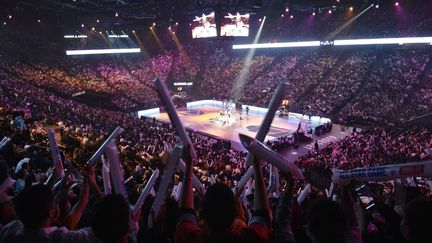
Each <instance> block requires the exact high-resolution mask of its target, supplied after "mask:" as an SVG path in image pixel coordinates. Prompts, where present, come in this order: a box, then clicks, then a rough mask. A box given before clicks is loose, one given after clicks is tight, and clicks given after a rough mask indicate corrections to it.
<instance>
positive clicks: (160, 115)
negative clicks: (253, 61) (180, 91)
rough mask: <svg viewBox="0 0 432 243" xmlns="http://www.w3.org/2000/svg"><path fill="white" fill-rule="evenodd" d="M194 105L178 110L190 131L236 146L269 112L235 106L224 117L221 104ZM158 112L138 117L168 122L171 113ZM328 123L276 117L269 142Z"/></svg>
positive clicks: (262, 109)
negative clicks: (301, 129) (300, 129)
mask: <svg viewBox="0 0 432 243" xmlns="http://www.w3.org/2000/svg"><path fill="white" fill-rule="evenodd" d="M200 102H203V101H200ZM192 103H195V104H191V103H189V104H188V108H180V109H178V110H177V113H178V115H179V118H180V120H181V121H182V123H183V125H184V126H185V127H186V128H187V129H190V130H194V131H197V132H200V133H204V134H207V135H211V136H214V137H218V138H221V139H226V140H230V141H233V142H236V143H239V137H238V134H239V133H243V134H246V135H248V136H252V137H255V135H256V133H257V131H258V129H259V127H260V126H261V122H262V120H263V119H264V116H265V112H266V109H264V108H259V107H252V106H249V107H250V108H249V109H250V110H249V114H248V115H246V112H245V109H235V108H234V107H233V108H232V109H231V113H230V115H229V116H228V115H222V114H221V113H222V112H221V111H222V106H221V105H220V103H219V102H218V101H208V102H203V103H201V104H198V105H197V102H192ZM243 108H245V107H243ZM153 110H154V109H153ZM158 110H159V109H157V110H154V112H152V113H147V114H139V116H141V115H144V116H146V117H154V118H156V119H157V120H159V121H163V122H169V117H168V114H167V113H166V112H159V111H158ZM328 121H330V120H329V119H327V118H318V117H311V120H309V117H308V116H303V115H301V114H296V113H290V114H289V117H287V116H284V117H283V118H281V117H278V116H276V117H275V118H274V120H273V123H272V126H271V128H270V131H269V132H268V135H267V137H266V140H274V139H277V138H279V137H282V136H288V135H290V134H292V133H293V132H295V131H296V130H297V129H298V127H299V123H300V122H302V127H305V128H308V129H309V128H312V129H313V128H315V127H317V126H319V125H321V124H324V123H325V122H328Z"/></svg>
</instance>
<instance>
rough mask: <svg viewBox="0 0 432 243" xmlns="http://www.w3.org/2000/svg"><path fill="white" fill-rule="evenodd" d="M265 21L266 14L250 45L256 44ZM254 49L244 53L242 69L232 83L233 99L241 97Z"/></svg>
mask: <svg viewBox="0 0 432 243" xmlns="http://www.w3.org/2000/svg"><path fill="white" fill-rule="evenodd" d="M265 21H266V16H264V18H263V19H262V21H261V25H260V27H259V29H258V32H257V34H256V35H255V38H254V41H253V44H252V45H257V43H258V41H259V38H260V36H261V32H262V29H263V26H264V23H265ZM233 49H234V46H233ZM255 49H256V48H250V50H249V52H248V54H247V55H246V58H245V60H244V63H243V67H242V69H241V71H240V74H239V76H238V77H237V80H236V82H235V84H234V87H233V94H232V97H233V99H234V101H238V99H240V97H241V94H242V92H243V87H244V83H245V81H246V78H247V76H248V74H249V68H250V64H251V62H252V59H253V57H254V55H255Z"/></svg>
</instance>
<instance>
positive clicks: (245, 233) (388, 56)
mask: <svg viewBox="0 0 432 243" xmlns="http://www.w3.org/2000/svg"><path fill="white" fill-rule="evenodd" d="M418 7H419V6H418V5H415V4H413V6H412V8H411V9H410V11H408V6H407V8H406V9H405V12H402V11H401V10H402V9H399V10H398V11H396V10H389V9H388V8H386V10H385V12H386V13H389V14H383V12H379V10H378V8H375V9H371V10H370V11H368V12H367V13H365V17H364V18H360V19H359V21H358V22H356V24H355V25H354V24H353V25H351V26H349V27H348V28H346V29H344V30H342V31H341V32H340V33H338V36H345V35H348V36H350V37H357V35H358V34H359V33H362V36H361V37H377V36H379V37H383V36H389V35H390V33H392V34H414V33H415V34H422V33H427V32H428V31H430V29H428V27H429V26H430V23H431V18H430V17H429V16H428V12H427V11H418V14H417V12H415V10H416V9H418ZM413 13H415V14H413ZM320 14H321V13H320ZM309 17H310V16H309ZM320 18H329V16H323V15H320ZM333 18H340V21H333V22H332V21H322V22H321V24H319V25H315V26H314V27H313V28H312V29H308V28H306V27H305V26H304V25H297V27H296V28H279V30H280V31H278V32H276V33H275V34H274V35H267V34H265V37H264V38H263V40H266V38H268V39H273V38H275V36H276V38H277V39H278V40H283V38H282V36H286V34H287V33H291V31H293V32H299V33H300V32H303V35H301V34H299V35H298V36H299V38H304V37H305V36H306V38H307V37H310V36H315V37H316V36H319V35H316V32H317V31H319V33H326V34H328V33H330V32H331V31H330V30H335V29H336V28H337V27H338V26H337V24H338V23H341V22H345V21H346V20H347V19H346V16H342V15H341V14H340V15H335V16H334V17H333ZM296 19H297V18H296ZM377 20H378V21H377ZM384 20H386V21H384ZM295 21H297V20H295ZM412 23H415V24H414V25H413V24H412ZM410 25H413V26H414V27H411V26H410ZM406 26H410V27H409V28H408V27H406ZM300 28H303V30H302V31H299V29H300ZM406 29H408V30H409V31H403V30H406ZM264 32H266V31H264ZM292 36H294V35H292ZM39 38H40V37H38V36H37V35H36V36H35V37H34V38H29V39H28V40H26V38H21V37H20V36H19V32H16V31H15V32H14V31H11V33H8V35H6V36H5V35H0V41H1V43H2V44H1V45H2V46H1V48H0V50H1V52H0V54H1V55H9V54H11V56H13V54H16V53H18V52H19V55H18V54H16V55H15V58H11V60H0V139H1V140H0V185H2V186H0V243H3V242H5V243H9V242H17V243H24V242H36V243H39V242H103V243H119V242H122V243H125V242H285V243H294V242H300V243H303V242H305V243H309V242H313V243H327V242H332V243H334V242H336V243H339V242H340V243H348V242H350V243H351V242H353V243H354V242H397V243H399V242H401V243H402V242H406V243H422V242H432V238H431V234H430V230H429V225H430V224H429V221H430V218H431V217H432V202H431V199H430V196H431V190H432V183H430V181H429V180H427V179H425V178H422V179H418V178H410V177H409V178H407V179H406V180H405V179H402V180H394V181H388V182H377V183H372V182H371V183H368V185H367V187H369V188H373V187H377V188H379V189H377V190H372V189H371V190H370V191H369V195H368V196H370V198H372V199H373V201H374V203H373V204H370V202H368V203H364V201H363V199H365V198H364V197H363V198H361V197H360V198H359V194H358V193H356V191H357V190H356V189H357V184H356V183H355V182H352V183H350V184H348V185H336V186H335V188H334V189H333V193H330V194H329V195H326V194H327V193H328V191H326V190H324V189H323V186H322V184H320V183H318V182H317V181H319V178H318V179H317V178H312V176H311V174H313V172H314V171H315V172H316V171H323V173H322V174H319V175H315V177H321V179H322V180H323V181H326V180H327V181H328V180H330V178H329V177H326V173H327V172H329V171H330V169H351V168H358V167H374V166H380V165H386V164H391V163H406V162H413V161H426V160H431V159H432V155H431V154H432V133H431V131H430V130H428V129H426V128H410V129H406V130H395V129H394V127H391V125H389V126H387V125H388V123H391V122H400V121H406V120H409V119H411V118H413V117H416V116H419V115H423V114H427V113H430V112H431V111H432V103H431V98H432V97H431V94H432V88H431V87H432V84H431V82H432V72H431V70H432V68H431V65H432V62H431V61H430V58H429V57H430V54H431V50H430V49H429V47H424V46H423V47H404V46H400V47H388V48H387V47H381V48H375V49H371V48H368V47H367V49H365V47H361V48H357V49H350V50H346V49H336V48H332V47H330V48H319V49H318V48H317V49H309V50H303V49H296V50H287V51H283V52H278V53H270V52H269V53H264V52H257V53H256V54H255V55H254V56H253V57H247V54H245V53H240V52H235V51H233V50H228V49H223V48H216V49H211V48H209V49H205V50H203V47H199V46H195V45H194V44H191V45H184V46H183V47H182V48H180V49H181V50H179V51H165V52H163V53H160V54H159V55H157V56H154V57H151V58H150V57H141V56H135V57H131V58H124V59H123V58H119V57H109V58H100V59H99V58H95V59H65V58H56V59H54V60H53V59H51V58H48V56H49V57H50V56H51V54H52V53H50V54H48V53H46V55H47V58H46V60H43V61H41V59H44V58H43V54H44V53H42V52H43V50H48V49H50V48H40V49H39V50H33V51H32V50H30V49H31V47H32V46H33V45H32V44H31V42H32V41H35V43H39V42H43V41H38V39H39ZM16 45H20V46H22V47H23V48H22V49H19V50H18V51H17V52H13V51H11V50H10V49H11V48H9V47H10V46H16ZM29 48H30V49H29ZM210 49H211V50H210ZM41 50H42V51H41ZM28 53H30V54H28ZM29 55H30V56H31V58H26V57H28V56H29ZM17 60H19V61H17ZM22 60H26V61H22ZM155 77H159V78H160V79H162V80H163V81H166V82H167V83H168V84H172V82H178V81H180V82H185V81H191V82H193V83H194V89H193V91H192V92H191V93H190V94H188V95H189V96H190V97H189V98H191V99H203V98H205V99H211V98H214V99H222V100H225V99H226V100H231V99H232V100H235V101H236V102H240V103H245V104H250V105H256V106H266V105H267V104H268V102H269V100H270V98H271V96H272V92H273V90H274V88H275V87H276V86H277V85H278V83H280V82H285V83H286V84H287V91H286V94H285V96H284V99H287V100H289V110H290V111H295V112H300V113H308V114H312V115H320V116H325V117H330V118H332V119H333V120H335V121H337V122H339V123H357V122H368V123H369V124H372V125H373V126H372V128H370V129H363V130H362V131H361V132H357V131H353V133H352V134H350V135H348V136H346V137H345V138H343V139H341V140H340V141H337V142H332V143H330V144H329V145H326V146H324V147H323V148H319V147H318V143H316V146H315V150H314V151H309V152H308V153H307V154H306V155H304V156H301V157H300V158H299V159H298V161H295V164H296V165H297V166H298V167H299V168H300V169H301V170H302V172H303V173H304V174H305V175H306V178H305V181H299V180H295V179H293V178H292V176H290V175H288V174H285V173H282V172H279V173H280V175H278V176H275V172H276V171H278V170H277V169H276V168H275V167H273V166H270V165H269V164H267V163H265V162H263V161H259V160H254V161H253V162H252V165H253V167H250V168H252V170H253V179H251V180H250V181H249V182H247V183H246V185H245V186H244V187H242V188H238V187H236V186H237V185H238V183H239V182H240V181H241V178H242V176H243V175H245V174H246V173H248V171H249V168H248V167H247V166H246V165H245V161H246V157H247V153H246V152H245V151H243V150H240V149H236V148H231V147H230V146H227V143H226V142H225V141H221V140H218V139H216V138H212V137H209V136H207V135H203V134H200V133H197V132H189V136H190V138H191V141H192V144H193V147H194V148H195V150H196V153H197V158H196V159H195V160H193V159H192V158H191V155H190V147H185V148H183V155H182V160H183V161H184V162H185V168H183V169H176V171H175V173H174V176H173V177H172V178H166V177H164V176H163V175H164V172H165V169H166V168H165V166H166V164H167V161H168V159H169V155H170V152H171V151H172V150H173V148H174V147H175V146H176V145H177V144H178V143H179V142H180V141H179V139H178V137H177V136H176V132H175V130H174V129H173V128H172V127H171V126H170V125H169V124H164V123H162V122H159V121H156V120H154V119H147V118H137V117H135V116H133V115H131V113H130V111H136V110H139V109H144V108H153V107H156V106H158V105H160V102H159V98H158V96H157V94H156V92H155V91H154V90H153V89H152V83H151V81H152V80H153V79H154V78H155ZM88 90H91V91H93V92H96V93H99V94H104V95H105V96H108V97H110V98H111V102H112V104H105V106H92V105H89V104H85V103H82V102H80V101H78V100H76V99H74V98H73V95H74V94H75V93H78V92H81V91H88ZM112 105H113V106H112ZM114 108H115V109H114ZM117 126H121V127H122V128H124V132H123V133H122V134H121V135H120V137H119V138H118V139H117V140H116V145H117V149H118V157H119V161H120V163H121V164H120V174H121V175H122V177H123V178H122V179H123V180H124V181H125V190H126V195H118V194H112V195H110V194H109V193H108V192H106V191H104V190H105V187H104V186H103V172H102V171H103V168H104V167H103V166H105V165H104V164H103V162H102V161H97V163H96V164H95V165H87V164H86V161H87V160H88V159H89V158H90V157H91V156H92V154H94V152H95V151H96V150H97V149H98V148H99V146H100V145H101V144H102V143H103V141H104V140H105V139H106V138H107V136H108V135H109V133H110V132H111V131H112V130H113V129H114V128H115V127H117ZM328 126H329V127H328V128H327V126H326V127H324V128H323V131H322V132H324V131H328V129H330V130H331V124H329V125H328ZM47 129H54V131H55V134H56V139H57V143H58V145H59V148H60V152H61V156H62V160H63V165H64V168H65V170H64V173H65V175H64V176H63V177H62V171H61V170H60V168H59V167H58V166H54V165H55V164H56V163H53V159H52V155H51V152H50V143H49V140H48V138H47ZM296 142H297V141H296V140H295V136H291V135H290V136H286V137H281V138H279V139H277V140H275V141H266V144H267V145H268V146H269V147H270V148H271V149H273V150H275V151H277V152H281V151H283V150H285V149H286V148H287V147H288V146H292V145H296ZM157 170H159V171H160V172H161V173H160V175H161V176H160V177H159V178H158V179H157V182H156V183H155V186H154V187H153V188H152V190H151V192H150V193H149V196H148V197H147V198H146V200H145V202H144V204H143V206H142V207H141V209H140V210H138V211H137V212H136V213H132V211H131V209H130V205H129V204H131V205H134V204H135V203H136V202H137V200H138V198H139V195H140V193H141V192H142V190H143V188H144V187H145V186H146V185H147V183H148V182H149V181H150V178H151V175H152V174H153V173H154V172H155V171H157ZM324 172H326V173H324ZM193 175H194V176H196V177H197V179H198V181H199V183H200V184H201V185H202V186H203V187H204V188H205V190H206V192H205V193H204V192H203V191H199V190H196V191H195V190H194V189H193V186H192V185H193V177H192V176H193ZM9 177H11V178H12V179H13V181H12V180H11V179H10V178H9ZM162 180H168V181H169V182H170V186H169V190H168V194H167V196H166V200H164V202H163V207H162V209H161V211H160V214H158V215H153V214H152V211H151V209H150V208H151V204H152V201H153V200H154V199H155V195H157V194H158V193H159V189H160V187H159V186H160V185H161V183H162ZM267 185H268V187H267V188H266V186H267ZM308 187H309V188H310V190H309V191H310V192H308V193H307V195H306V196H304V194H303V193H302V192H303V190H305V188H308ZM325 189H329V188H325ZM329 190H330V189H329ZM233 192H234V193H233ZM124 196H125V197H124ZM363 196H364V195H363Z"/></svg>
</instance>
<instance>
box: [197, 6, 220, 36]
mask: <svg viewBox="0 0 432 243" xmlns="http://www.w3.org/2000/svg"><path fill="white" fill-rule="evenodd" d="M216 36H217V31H216V21H215V13H214V12H211V13H209V14H206V13H203V14H202V15H201V16H195V19H194V20H193V22H192V38H194V39H196V38H207V37H216Z"/></svg>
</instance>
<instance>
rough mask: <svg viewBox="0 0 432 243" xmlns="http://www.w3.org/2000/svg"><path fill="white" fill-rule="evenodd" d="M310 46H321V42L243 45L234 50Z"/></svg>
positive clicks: (234, 46)
mask: <svg viewBox="0 0 432 243" xmlns="http://www.w3.org/2000/svg"><path fill="white" fill-rule="evenodd" d="M308 46H320V42H319V41H299V42H281V43H260V44H242V45H233V49H260V48H286V47H308Z"/></svg>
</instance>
